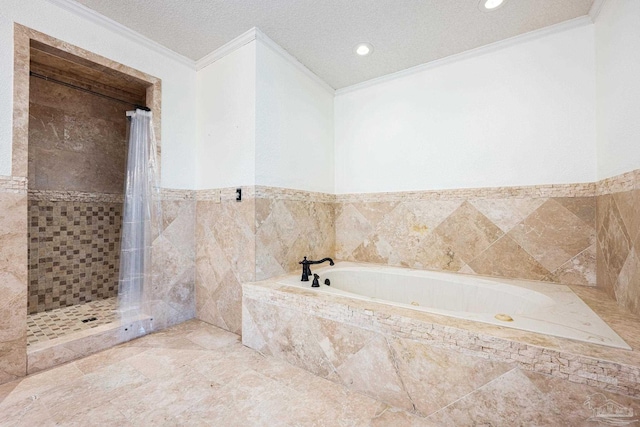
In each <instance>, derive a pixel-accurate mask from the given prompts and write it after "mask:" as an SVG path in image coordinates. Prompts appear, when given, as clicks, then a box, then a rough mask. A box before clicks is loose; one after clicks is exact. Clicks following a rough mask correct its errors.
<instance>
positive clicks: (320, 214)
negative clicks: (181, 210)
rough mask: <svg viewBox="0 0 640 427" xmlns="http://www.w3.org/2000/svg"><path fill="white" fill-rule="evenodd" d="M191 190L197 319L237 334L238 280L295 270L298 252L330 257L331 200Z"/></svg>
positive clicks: (263, 190) (300, 194) (263, 191)
mask: <svg viewBox="0 0 640 427" xmlns="http://www.w3.org/2000/svg"><path fill="white" fill-rule="evenodd" d="M242 190H243V194H242V201H240V202H237V201H236V200H235V197H236V194H235V188H226V189H221V190H205V191H198V192H196V193H197V196H196V197H197V200H198V201H197V214H196V224H197V232H196V236H197V237H196V241H197V243H196V245H197V250H196V251H197V280H196V283H197V289H196V299H197V317H198V318H199V319H201V320H204V321H206V322H209V323H212V324H214V325H216V326H219V327H222V328H224V329H227V330H229V331H232V332H236V333H240V332H241V327H242V324H241V310H242V308H241V307H242V289H241V284H242V283H244V282H249V281H255V280H262V279H266V278H269V277H273V276H277V275H280V274H284V273H288V272H292V271H298V269H300V266H299V265H298V262H299V261H301V260H302V257H303V256H307V257H309V259H313V258H321V257H322V258H323V257H333V256H334V245H335V232H334V204H333V201H334V198H333V196H331V195H328V194H323V193H311V192H306V191H298V190H290V189H281V188H273V187H245V188H243V189H242Z"/></svg>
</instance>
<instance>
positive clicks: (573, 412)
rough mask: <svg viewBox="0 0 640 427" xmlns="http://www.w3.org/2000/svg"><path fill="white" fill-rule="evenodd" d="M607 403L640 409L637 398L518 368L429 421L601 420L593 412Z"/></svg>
mask: <svg viewBox="0 0 640 427" xmlns="http://www.w3.org/2000/svg"><path fill="white" fill-rule="evenodd" d="M608 402H615V403H612V405H615V404H618V405H620V406H621V407H624V408H631V409H632V410H633V411H634V413H637V411H638V410H639V409H640V406H639V404H640V402H639V401H638V400H636V399H631V398H628V397H624V396H619V395H615V394H612V393H607V392H600V391H597V389H596V390H594V389H591V388H585V387H581V386H579V385H577V384H572V383H568V382H565V381H562V380H558V379H554V378H549V377H547V376H544V375H541V374H535V373H532V372H525V371H520V370H513V371H510V372H508V373H506V374H504V375H503V376H501V377H500V378H498V379H496V380H495V381H492V382H491V383H489V384H487V385H486V386H484V387H482V388H479V389H478V390H476V391H474V392H473V393H471V394H469V395H468V396H465V397H464V398H463V399H460V400H459V401H457V402H455V403H453V404H452V405H450V406H448V407H446V408H443V409H441V410H440V411H438V412H436V413H435V414H433V415H431V416H430V417H428V418H427V420H428V421H430V422H433V423H434V425H536V426H558V425H592V424H593V425H597V424H599V422H598V420H597V419H591V417H592V416H594V415H595V410H596V408H597V407H599V406H601V405H606V404H607V403H608ZM507 408H508V409H507ZM505 409H506V411H505Z"/></svg>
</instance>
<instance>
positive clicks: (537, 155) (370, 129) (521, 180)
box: [335, 25, 596, 194]
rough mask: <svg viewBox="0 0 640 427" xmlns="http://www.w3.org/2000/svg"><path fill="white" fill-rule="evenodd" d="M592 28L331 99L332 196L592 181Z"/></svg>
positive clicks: (593, 119) (482, 56)
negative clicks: (333, 118)
mask: <svg viewBox="0 0 640 427" xmlns="http://www.w3.org/2000/svg"><path fill="white" fill-rule="evenodd" d="M595 114H596V113H595V51H594V29H593V25H586V26H581V27H578V28H574V29H570V30H566V31H563V32H560V33H555V34H551V35H548V36H545V37H542V38H538V39H534V40H531V41H527V42H523V43H519V44H515V45H512V46H510V47H506V48H504V49H500V50H497V51H494V52H491V53H487V54H483V55H479V56H476V57H471V58H467V59H463V60H460V61H457V62H453V63H449V64H445V65H442V66H439V67H434V68H429V69H426V70H423V71H420V72H418V73H415V74H409V75H407V76H405V77H400V78H398V79H394V80H390V81H387V82H384V83H380V84H377V85H374V86H369V87H365V88H362V89H359V90H356V91H353V92H347V93H340V94H338V95H337V96H336V99H335V156H336V158H335V170H336V178H335V181H336V192H337V193H339V194H340V193H351V192H354V193H360V192H379V191H405V190H427V189H446V188H471V187H492V186H516V185H535V184H561V183H575V182H590V181H594V180H595V179H596V143H595Z"/></svg>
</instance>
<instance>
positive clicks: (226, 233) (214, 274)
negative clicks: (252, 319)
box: [196, 187, 256, 333]
mask: <svg viewBox="0 0 640 427" xmlns="http://www.w3.org/2000/svg"><path fill="white" fill-rule="evenodd" d="M235 198H236V196H235V188H225V189H218V190H204V191H197V192H196V200H197V202H196V205H197V207H196V316H197V318H198V319H200V320H203V321H205V322H208V323H211V324H212V325H215V326H218V327H220V328H224V329H226V330H228V331H231V332H235V333H240V332H241V327H242V324H241V311H242V287H241V284H242V283H243V282H251V281H254V280H255V277H256V276H255V271H256V268H255V262H256V236H255V234H256V233H255V230H256V225H255V212H256V209H255V205H256V201H255V193H254V189H253V188H252V187H243V188H242V201H240V202H237V201H236V200H235Z"/></svg>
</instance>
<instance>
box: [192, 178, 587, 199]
mask: <svg viewBox="0 0 640 427" xmlns="http://www.w3.org/2000/svg"><path fill="white" fill-rule="evenodd" d="M236 188H242V197H243V198H254V197H255V198H262V199H277V200H297V201H311V202H318V203H353V202H391V201H411V200H415V201H418V200H461V199H465V200H466V199H495V198H511V199H517V198H549V197H593V196H595V195H596V184H595V183H593V182H589V183H579V184H548V185H532V186H521V187H484V188H459V189H448V190H425V191H398V192H387V193H348V194H337V195H335V194H330V193H320V192H314V191H306V190H297V189H291V188H283V187H269V186H262V185H257V186H239V187H226V188H211V189H202V190H195V194H196V195H195V197H196V199H197V200H202V201H204V200H213V201H218V200H219V199H221V200H232V199H233V200H235V196H236Z"/></svg>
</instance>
